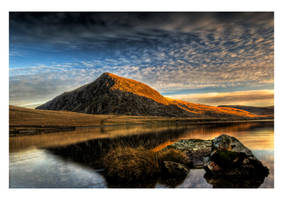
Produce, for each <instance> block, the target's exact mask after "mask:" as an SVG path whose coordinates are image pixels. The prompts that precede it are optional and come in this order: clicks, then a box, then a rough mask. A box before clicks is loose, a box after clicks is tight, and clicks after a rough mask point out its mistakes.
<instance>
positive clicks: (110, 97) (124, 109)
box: [36, 73, 266, 118]
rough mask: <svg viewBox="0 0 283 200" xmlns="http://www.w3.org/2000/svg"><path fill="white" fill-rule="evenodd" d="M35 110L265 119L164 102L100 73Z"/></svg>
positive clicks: (131, 82) (124, 80) (142, 87)
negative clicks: (91, 80) (88, 81)
mask: <svg viewBox="0 0 283 200" xmlns="http://www.w3.org/2000/svg"><path fill="white" fill-rule="evenodd" d="M36 109H41V110H66V111H72V112H80V113H88V114H118V115H138V116H166V117H217V118H219V117H226V118H227V117H228V118H256V117H266V116H259V115H255V114H252V113H250V112H248V111H245V110H241V109H237V108H232V107H215V106H207V105H202V104H194V103H189V102H185V101H180V100H174V99H169V98H165V97H163V96H162V95H161V94H160V93H159V92H157V91H156V90H154V89H153V88H151V87H149V86H148V85H146V84H144V83H141V82H138V81H135V80H132V79H127V78H123V77H119V76H117V75H115V74H111V73H103V74H102V75H101V76H100V77H99V78H97V79H96V80H95V81H93V82H91V83H89V84H87V85H84V86H82V87H80V88H77V89H75V90H73V91H70V92H64V93H63V94H61V95H59V96H57V97H55V98H54V99H52V100H51V101H49V102H47V103H45V104H43V105H41V106H38V107H37V108H36Z"/></svg>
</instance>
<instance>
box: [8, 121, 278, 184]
mask: <svg viewBox="0 0 283 200" xmlns="http://www.w3.org/2000/svg"><path fill="white" fill-rule="evenodd" d="M143 130H144V132H143ZM223 133H225V134H228V135H231V136H235V137H237V138H238V139H239V140H240V141H241V142H242V143H243V144H245V145H246V146H247V147H248V148H250V149H252V150H253V152H254V153H255V156H256V157H258V159H259V160H261V161H263V164H264V165H266V166H267V167H268V168H269V170H270V175H269V176H268V177H267V178H266V179H264V180H255V181H243V182H241V181H239V180H236V181H228V182H227V181H226V180H215V179H212V178H211V177H208V176H205V171H204V170H203V169H192V170H191V171H190V173H189V175H188V176H187V177H182V178H180V179H175V180H174V179H171V180H170V179H162V178H159V179H152V180H147V181H146V182H145V183H142V182H141V183H139V184H138V185H136V186H134V185H129V186H127V185H125V184H124V185H123V184H118V183H113V182H111V181H110V180H106V179H105V175H104V171H103V170H102V169H101V168H102V166H101V162H100V159H101V157H103V155H105V153H107V152H108V151H109V149H112V148H114V147H117V146H130V147H139V146H143V147H145V148H147V149H154V150H156V151H157V150H158V149H161V148H164V147H165V146H166V145H168V144H171V143H173V142H175V141H178V140H180V139H191V138H198V139H212V138H214V137H217V136H218V135H220V134H223ZM48 136H49V137H48ZM32 147H34V148H36V149H34V150H27V149H30V148H32ZM38 148H41V150H40V149H38ZM267 149H269V151H267ZM259 150H260V151H259ZM10 152H11V153H10V187H186V188H187V187H197V188H198V187H244V186H247V187H273V186H274V183H273V179H274V178H273V123H264V124H262V123H257V122H256V123H238V124H210V125H198V126H187V127H170V128H168V127H141V126H138V127H127V128H125V127H123V128H120V129H117V127H116V128H115V127H108V128H107V127H105V128H104V129H103V130H102V129H98V128H97V129H93V128H89V129H84V130H83V129H80V130H76V131H75V132H70V133H67V132H64V133H57V134H49V135H41V136H22V137H14V138H10Z"/></svg>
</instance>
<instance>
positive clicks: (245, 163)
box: [204, 135, 269, 177]
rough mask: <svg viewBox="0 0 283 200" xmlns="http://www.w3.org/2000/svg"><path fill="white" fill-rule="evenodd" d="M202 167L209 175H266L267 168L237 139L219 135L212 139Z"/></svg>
mask: <svg viewBox="0 0 283 200" xmlns="http://www.w3.org/2000/svg"><path fill="white" fill-rule="evenodd" d="M204 169H205V170H206V172H207V173H208V174H210V175H211V176H229V177H266V176H267V175H268V173H269V170H268V168H266V167H265V166H263V165H262V163H261V162H260V161H259V160H258V159H257V158H256V157H255V156H254V155H253V154H252V152H251V150H249V149H248V148H247V147H245V146H244V145H243V144H242V143H241V142H240V141H239V140H237V139H236V138H234V137H230V136H228V135H221V136H219V137H217V138H215V139H214V140H212V149H211V153H210V154H209V157H208V160H207V162H206V163H205V165H204Z"/></svg>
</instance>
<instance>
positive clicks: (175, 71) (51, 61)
mask: <svg viewBox="0 0 283 200" xmlns="http://www.w3.org/2000/svg"><path fill="white" fill-rule="evenodd" d="M164 19H166V20H164ZM273 25H274V24H273V13H260V12H258V13H25V12H18V13H17V12H11V13H10V85H11V87H10V97H11V102H19V101H20V100H21V98H22V99H25V101H28V98H29V101H34V100H33V98H37V99H39V98H40V99H41V100H42V99H48V98H50V97H51V96H56V95H58V94H59V93H61V92H63V91H65V90H68V89H71V88H74V87H78V86H80V84H85V83H87V82H90V81H92V80H94V79H95V78H97V77H98V76H99V75H100V74H101V73H103V72H105V71H108V72H112V73H115V74H118V75H120V76H125V77H128V78H132V79H136V80H138V81H142V82H145V83H146V84H149V85H150V86H152V87H153V88H155V89H157V90H159V91H160V92H162V93H166V92H174V91H175V92H176V93H177V92H178V91H179V90H186V89H191V90H192V89H201V88H211V91H213V89H214V90H215V89H219V88H238V87H241V88H246V89H247V90H248V89H249V88H251V87H264V86H266V87H270V85H273V79H274V63H273V60H274V28H273ZM53 87H54V88H53ZM52 88H53V89H52ZM39 94H40V95H39Z"/></svg>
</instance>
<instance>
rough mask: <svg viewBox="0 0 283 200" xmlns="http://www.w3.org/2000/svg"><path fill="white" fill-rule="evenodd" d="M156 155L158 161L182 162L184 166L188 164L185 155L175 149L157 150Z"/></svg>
mask: <svg viewBox="0 0 283 200" xmlns="http://www.w3.org/2000/svg"><path fill="white" fill-rule="evenodd" d="M157 157H158V159H159V161H160V162H163V161H173V162H176V163H181V164H184V165H185V166H188V165H189V164H190V161H189V159H188V157H187V155H186V154H185V153H184V152H182V151H179V150H177V149H166V150H163V151H159V152H157Z"/></svg>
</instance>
